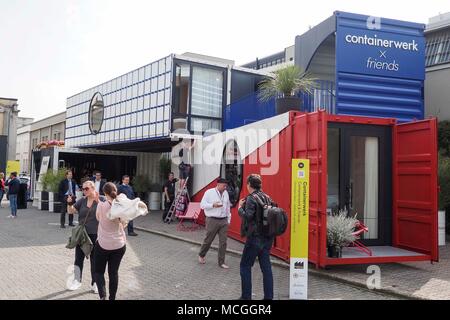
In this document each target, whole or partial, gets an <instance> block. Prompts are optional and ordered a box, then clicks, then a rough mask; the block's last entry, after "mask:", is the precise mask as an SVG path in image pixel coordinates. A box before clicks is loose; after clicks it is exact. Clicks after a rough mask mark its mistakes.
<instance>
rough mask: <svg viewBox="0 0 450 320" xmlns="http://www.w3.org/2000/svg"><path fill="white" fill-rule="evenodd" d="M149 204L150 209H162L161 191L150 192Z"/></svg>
mask: <svg viewBox="0 0 450 320" xmlns="http://www.w3.org/2000/svg"><path fill="white" fill-rule="evenodd" d="M149 204H150V208H149V209H150V210H161V193H159V192H150V196H149Z"/></svg>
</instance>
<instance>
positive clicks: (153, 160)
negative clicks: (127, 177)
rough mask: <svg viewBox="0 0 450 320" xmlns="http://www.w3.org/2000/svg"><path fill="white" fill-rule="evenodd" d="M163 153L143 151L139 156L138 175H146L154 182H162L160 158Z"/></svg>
mask: <svg viewBox="0 0 450 320" xmlns="http://www.w3.org/2000/svg"><path fill="white" fill-rule="evenodd" d="M161 155H162V154H161V153H141V154H139V155H138V157H137V172H136V174H137V175H146V176H148V177H149V178H150V180H151V181H152V182H156V183H162V181H161V177H160V167H159V159H160V158H161Z"/></svg>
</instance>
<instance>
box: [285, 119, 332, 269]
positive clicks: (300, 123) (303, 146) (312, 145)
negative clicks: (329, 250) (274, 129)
mask: <svg viewBox="0 0 450 320" xmlns="http://www.w3.org/2000/svg"><path fill="white" fill-rule="evenodd" d="M293 127H294V130H293V135H294V139H293V154H292V157H293V158H294V159H309V161H310V173H309V176H310V187H309V240H308V244H309V252H308V255H309V261H310V262H311V263H314V264H315V265H316V266H322V265H323V264H324V263H325V259H326V251H325V250H326V241H327V239H326V236H327V233H326V204H327V156H326V152H327V151H326V150H327V114H326V113H325V112H324V111H319V112H314V113H305V114H300V115H298V116H296V117H295V118H294V122H293Z"/></svg>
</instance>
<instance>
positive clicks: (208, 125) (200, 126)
mask: <svg viewBox="0 0 450 320" xmlns="http://www.w3.org/2000/svg"><path fill="white" fill-rule="evenodd" d="M220 128H221V120H211V119H201V118H195V117H192V118H191V131H193V132H194V133H203V132H205V131H208V130H212V129H213V130H217V131H220Z"/></svg>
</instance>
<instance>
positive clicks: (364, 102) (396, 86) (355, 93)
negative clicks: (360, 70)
mask: <svg viewBox="0 0 450 320" xmlns="http://www.w3.org/2000/svg"><path fill="white" fill-rule="evenodd" d="M336 78H337V88H338V90H337V98H336V101H337V103H336V114H346V115H360V116H367V117H385V118H396V119H398V120H399V121H400V122H406V121H411V120H413V119H423V117H424V114H423V94H422V83H423V82H422V81H420V80H407V79H399V78H387V77H380V76H368V75H362V74H354V73H353V74H352V73H345V72H338V74H337V77H336Z"/></svg>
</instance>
